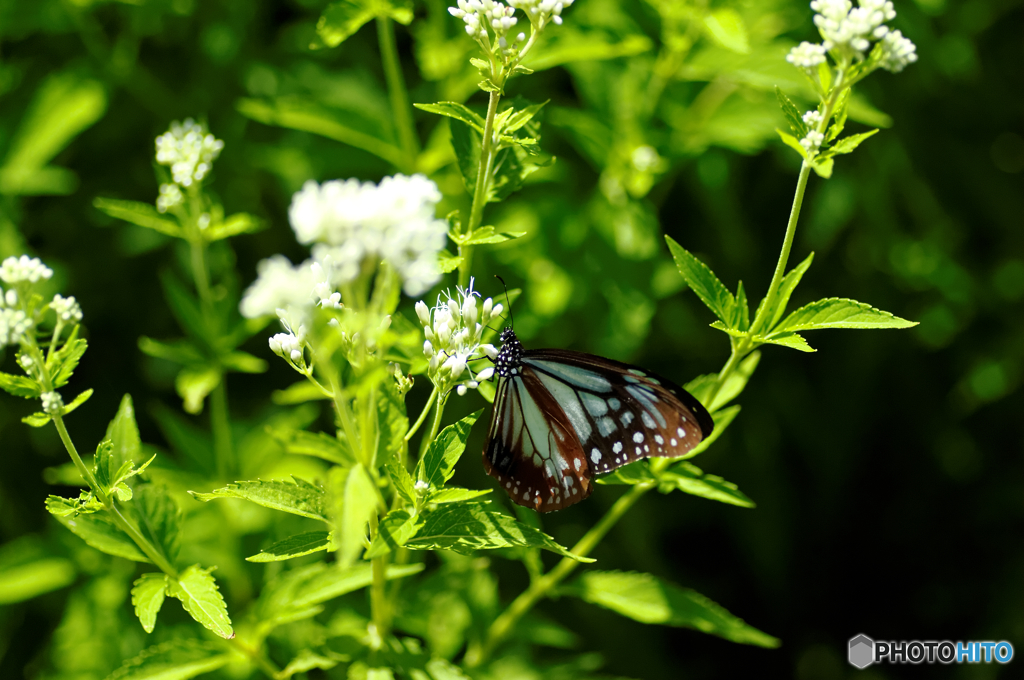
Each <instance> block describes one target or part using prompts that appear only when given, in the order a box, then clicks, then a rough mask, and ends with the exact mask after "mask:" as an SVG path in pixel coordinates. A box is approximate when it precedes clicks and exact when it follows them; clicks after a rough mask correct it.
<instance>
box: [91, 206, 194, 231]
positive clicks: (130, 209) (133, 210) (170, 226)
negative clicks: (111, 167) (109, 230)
mask: <svg viewBox="0 0 1024 680" xmlns="http://www.w3.org/2000/svg"><path fill="white" fill-rule="evenodd" d="M92 204H93V206H95V207H96V209H98V210H101V211H103V212H105V213H106V214H108V215H110V216H111V217H116V218H117V219H119V220H124V221H125V222H130V223H131V224H134V225H136V226H139V227H145V228H146V229H152V230H153V231H158V232H160V233H161V234H165V235H166V236H173V237H175V238H184V232H183V231H182V230H181V225H179V224H178V220H176V219H174V218H173V217H171V216H170V215H165V214H163V213H161V212H160V211H158V210H157V209H156V208H155V207H154V206H153V205H152V204H151V203H140V202H138V201H121V200H118V199H115V198H95V199H93V202H92Z"/></svg>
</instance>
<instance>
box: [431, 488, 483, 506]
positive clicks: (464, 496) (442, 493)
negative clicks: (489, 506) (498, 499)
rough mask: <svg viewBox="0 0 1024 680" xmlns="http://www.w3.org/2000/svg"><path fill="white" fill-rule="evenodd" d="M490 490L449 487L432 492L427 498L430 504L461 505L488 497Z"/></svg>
mask: <svg viewBox="0 0 1024 680" xmlns="http://www.w3.org/2000/svg"><path fill="white" fill-rule="evenodd" d="M490 492H491V490H490V489H462V488H460V487H457V486H449V487H445V488H443V489H439V490H437V491H431V492H430V495H428V496H427V502H428V503H461V502H462V501H468V500H472V499H474V498H479V497H480V496H486V495H487V494H489V493H490Z"/></svg>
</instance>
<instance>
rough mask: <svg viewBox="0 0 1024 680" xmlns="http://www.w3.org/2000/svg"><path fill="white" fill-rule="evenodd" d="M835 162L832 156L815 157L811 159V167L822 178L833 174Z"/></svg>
mask: <svg viewBox="0 0 1024 680" xmlns="http://www.w3.org/2000/svg"><path fill="white" fill-rule="evenodd" d="M833 165H835V162H834V161H833V160H832V159H831V158H815V159H813V160H812V161H811V169H812V170H814V173H815V174H816V175H818V177H821V178H822V179H828V178H829V177H831V176H832V167H833Z"/></svg>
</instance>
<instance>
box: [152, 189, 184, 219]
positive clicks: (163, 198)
mask: <svg viewBox="0 0 1024 680" xmlns="http://www.w3.org/2000/svg"><path fill="white" fill-rule="evenodd" d="M184 200H185V197H184V196H183V195H182V193H181V187H179V186H178V185H177V184H161V185H160V195H159V196H157V197H156V209H157V212H162V213H165V212H167V211H168V210H170V209H171V208H173V207H174V206H176V205H181V202H182V201H184Z"/></svg>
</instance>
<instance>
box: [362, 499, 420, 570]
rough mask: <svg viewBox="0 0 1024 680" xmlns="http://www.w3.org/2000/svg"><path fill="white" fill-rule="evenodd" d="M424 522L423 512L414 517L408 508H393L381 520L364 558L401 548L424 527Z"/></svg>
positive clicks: (378, 555) (370, 558) (368, 558)
mask: <svg viewBox="0 0 1024 680" xmlns="http://www.w3.org/2000/svg"><path fill="white" fill-rule="evenodd" d="M423 522H424V517H423V515H422V514H419V515H416V516H415V517H413V516H411V515H410V514H409V512H408V511H407V510H392V511H391V512H389V513H388V514H387V515H385V516H384V518H383V519H382V520H381V521H380V524H379V525H378V527H377V535H376V536H375V537H374V539H373V543H371V544H370V547H369V549H368V550H367V551H366V554H365V555H363V558H364V559H367V560H372V559H373V558H375V557H380V556H381V555H385V554H387V553H389V552H391V551H392V550H397V549H398V548H401V547H402V546H403V545H405V544H406V543H407V542H408V541H409V540H410V539H411V538H413V537H414V536H415V535H416V534H417V533H418V532H419V530H420V529H422V528H423Z"/></svg>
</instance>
